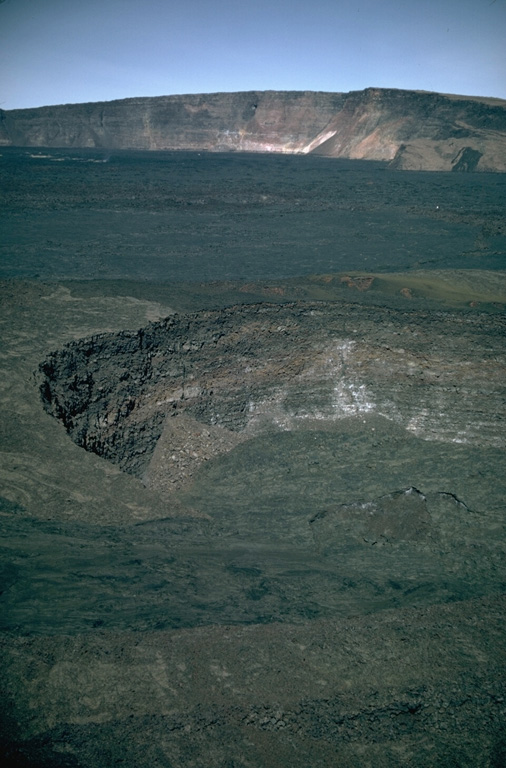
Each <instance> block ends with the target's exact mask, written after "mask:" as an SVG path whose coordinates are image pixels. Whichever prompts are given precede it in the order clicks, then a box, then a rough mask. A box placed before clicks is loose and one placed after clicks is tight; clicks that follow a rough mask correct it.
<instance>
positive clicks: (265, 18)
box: [0, 0, 506, 109]
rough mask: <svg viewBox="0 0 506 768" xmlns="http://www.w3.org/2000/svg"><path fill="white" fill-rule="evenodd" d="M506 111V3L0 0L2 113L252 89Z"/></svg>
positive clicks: (483, 0) (471, 0) (498, 0)
mask: <svg viewBox="0 0 506 768" xmlns="http://www.w3.org/2000/svg"><path fill="white" fill-rule="evenodd" d="M367 87H377V88H404V89H416V90H426V91H439V92H442V93H457V94H462V95H474V96H495V97H499V98H503V99H504V98H506V0H377V1H376V2H374V1H373V0H347V2H343V1H342V0H235V2H232V0H138V1H136V0H0V108H1V109H17V108H22V107H37V106H44V105H49V104H68V103H80V102H89V101H109V100H112V99H122V98H128V97H132V96H162V95H169V94H185V93H212V92H216V91H249V90H311V91H344V92H346V91H353V90H361V89H363V88H367Z"/></svg>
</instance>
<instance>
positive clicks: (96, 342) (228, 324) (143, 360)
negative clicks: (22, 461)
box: [41, 302, 506, 484]
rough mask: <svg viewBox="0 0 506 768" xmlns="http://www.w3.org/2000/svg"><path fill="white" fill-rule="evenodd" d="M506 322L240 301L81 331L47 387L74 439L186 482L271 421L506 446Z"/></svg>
mask: <svg viewBox="0 0 506 768" xmlns="http://www.w3.org/2000/svg"><path fill="white" fill-rule="evenodd" d="M503 333H504V329H503V323H502V320H501V318H500V317H499V316H490V317H487V322H486V324H485V325H482V323H481V321H480V315H479V314H467V313H451V312H441V313H430V312H422V311H412V312H409V311H394V310H391V309H386V308H379V307H375V308H364V307H361V306H358V305H352V304H350V305H347V304H342V305H340V304H325V303H316V304H311V303H309V304H306V303H302V302H301V303H296V304H285V305H271V304H260V305H254V306H249V307H246V306H244V307H232V308H229V309H224V310H219V311H206V312H200V313H198V314H193V315H187V316H185V315H181V316H178V315H176V316H171V317H169V318H167V319H166V320H164V321H161V322H159V323H154V324H151V325H149V326H147V327H146V328H144V329H142V330H140V331H138V332H122V333H119V334H110V335H101V336H96V337H93V338H91V339H84V340H81V341H77V342H74V343H71V344H69V345H68V346H67V347H65V348H64V349H63V350H61V351H59V352H55V353H54V354H53V355H51V356H50V357H49V358H48V359H47V360H46V362H44V363H43V364H42V365H41V373H42V376H43V380H42V383H41V393H42V398H43V401H44V406H45V408H46V410H47V411H48V412H50V413H51V414H53V415H54V416H55V417H57V418H58V419H60V420H61V421H62V422H63V423H64V425H65V427H66V429H67V431H68V432H69V434H70V435H71V437H72V439H73V440H74V441H75V442H77V443H78V444H79V445H81V446H83V447H84V448H86V449H87V450H89V451H92V452H94V453H97V454H99V455H101V456H104V457H105V458H107V459H110V460H112V461H114V462H116V463H119V464H120V466H121V467H122V468H123V469H125V470H126V471H128V472H130V473H133V474H135V475H138V476H143V475H146V476H147V477H148V480H149V477H150V473H151V476H152V477H151V479H153V477H155V476H156V477H158V480H159V475H160V462H162V463H163V466H164V467H165V469H164V470H163V472H165V473H169V475H170V476H171V479H172V481H173V482H178V481H179V480H181V478H182V477H184V476H185V475H187V474H188V473H189V474H191V466H192V465H193V466H198V465H199V464H200V463H201V462H202V460H204V459H205V458H209V457H210V456H212V455H215V454H216V453H221V452H223V451H227V450H230V448H232V447H233V446H235V445H236V444H237V443H238V442H239V441H242V440H244V439H247V438H249V437H253V436H255V435H257V434H259V433H261V432H264V431H265V430H285V431H291V430H297V429H301V428H304V427H306V426H311V425H313V426H314V425H317V426H318V427H319V428H321V427H322V426H324V425H325V424H334V423H335V422H336V421H338V420H340V419H343V418H344V417H349V416H360V415H366V414H378V415H380V416H383V417H385V418H387V419H389V420H390V421H393V422H395V423H397V424H399V425H401V426H402V427H404V428H405V429H407V430H408V431H410V432H411V433H413V434H416V435H419V436H421V437H422V438H424V439H428V440H438V441H446V442H454V443H472V444H474V445H481V446H491V447H501V446H502V445H503V443H504V432H503V429H502V420H503V419H504V403H505V398H504V382H505V381H506V377H505V376H504V365H505V360H504V349H503V338H504V336H503ZM181 419H184V421H180V420H181ZM182 425H184V426H182ZM157 443H158V445H157ZM155 448H156V450H155ZM162 448H163V450H162ZM183 450H184V451H185V452H186V456H182V454H181V451H183ZM165 453H167V455H169V454H170V457H169V458H165V459H163V457H162V454H165ZM182 458H184V460H185V461H184V462H183V463H184V466H183V465H182V464H181V460H182ZM153 461H155V462H156V465H157V466H156V468H155V467H154V466H153ZM163 472H162V474H163ZM157 483H158V481H157V482H156V483H155V484H157Z"/></svg>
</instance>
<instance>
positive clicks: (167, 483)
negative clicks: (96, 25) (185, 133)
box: [0, 148, 506, 768]
mask: <svg viewBox="0 0 506 768" xmlns="http://www.w3.org/2000/svg"><path fill="white" fill-rule="evenodd" d="M104 160H106V161H107V162H104ZM459 162H460V161H459ZM0 172H1V173H2V182H3V184H2V192H1V193H2V201H1V202H2V205H1V206H0V225H1V228H2V242H1V243H0V255H1V276H2V277H3V278H4V279H3V281H2V282H1V283H0V291H1V293H0V303H1V313H0V323H1V339H2V345H1V350H0V365H1V375H0V403H1V407H2V419H1V422H0V442H1V445H0V449H1V462H0V531H1V547H2V549H1V560H0V562H1V568H0V576H1V582H2V587H1V594H0V621H1V626H2V634H1V640H0V642H1V646H2V650H1V656H0V658H1V663H0V675H1V691H2V696H1V697H0V714H1V749H2V751H3V753H4V754H3V755H2V756H3V763H2V764H3V765H11V766H17V768H35V767H37V768H52V767H53V766H69V767H70V766H72V767H74V768H104V766H107V767H108V766H113V765H123V766H126V767H128V768H134V766H135V768H144V767H146V768H147V767H148V766H149V768H153V767H157V766H158V767H159V768H190V767H192V768H194V767H195V766H198V767H200V768H212V767H213V766H216V768H218V767H219V768H222V766H228V767H231V766H235V767H236V768H238V767H239V766H241V767H243V768H260V767H262V768H264V767H267V768H269V767H271V766H272V767H273V768H274V766H278V767H280V768H285V766H293V767H294V768H299V767H300V768H308V766H311V767H313V766H325V767H326V766H339V768H355V767H356V768H358V766H360V768H362V766H371V767H372V768H377V767H378V766H379V767H381V766H385V767H386V766H388V767H389V768H390V766H399V768H400V767H401V766H402V767H403V768H404V767H405V766H411V767H412V768H429V766H430V768H433V767H434V766H436V767H440V768H446V766H455V767H456V766H459V767H460V768H476V766H480V768H481V767H482V766H483V767H484V768H500V767H502V766H504V765H505V764H506V735H505V730H504V722H505V718H504V714H505V706H506V704H505V701H506V699H505V696H506V691H505V660H506V657H505V632H504V584H505V558H504V545H505V537H504V499H505V479H504V477H505V475H504V403H505V399H504V386H505V385H504V382H505V380H506V377H505V375H504V374H505V365H504V362H505V360H504V357H505V355H504V306H505V303H506V302H505V297H506V289H505V283H506V276H505V273H504V272H503V271H500V270H501V269H503V268H504V263H505V261H504V258H505V254H506V238H505V228H504V190H505V186H504V176H503V175H501V174H458V173H449V174H444V173H443V174H431V173H424V174H413V173H408V172H400V171H395V170H392V169H387V168H386V167H385V166H384V165H382V164H376V163H373V164H369V165H368V164H367V163H365V164H364V163H355V164H354V163H353V162H351V161H340V160H334V161H329V160H326V159H325V158H321V157H320V158H318V157H314V156H305V157H298V158H297V157H286V156H278V157H260V156H256V157H254V158H253V157H252V156H247V155H246V156H239V155H223V156H217V155H212V156H208V157H207V158H204V157H203V156H200V155H191V154H190V153H181V154H177V153H174V154H170V153H161V154H157V153H144V154H142V153H126V152H125V153H117V154H116V155H115V156H111V157H109V156H107V157H105V156H104V154H103V153H98V152H92V151H90V152H80V151H78V150H72V151H68V152H65V151H60V150H55V151H53V150H41V151H40V152H31V151H24V150H16V149H14V148H6V149H3V150H2V153H1V155H0ZM350 270H351V271H350ZM308 273H315V274H308ZM301 275H302V276H304V275H305V276H306V277H301ZM196 281H199V282H196ZM86 449H87V450H86Z"/></svg>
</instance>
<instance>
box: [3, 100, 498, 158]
mask: <svg viewBox="0 0 506 768" xmlns="http://www.w3.org/2000/svg"><path fill="white" fill-rule="evenodd" d="M10 145H11V146H26V147H75V148H78V147H79V148H81V147H95V148H96V147H102V148H107V149H110V150H113V149H136V150H190V151H214V152H216V151H218V152H220V151H225V152H227V151H241V152H280V153H303V154H305V153H310V152H314V153H318V154H321V155H325V156H328V157H345V158H352V159H362V160H382V161H387V162H391V163H393V164H394V165H395V167H397V168H400V169H406V170H456V171H474V170H478V171H502V172H504V171H506V102H505V101H504V100H501V99H490V98H489V99H486V98H477V97H466V96H454V95H443V94H438V93H426V92H418V91H402V90H397V89H380V88H368V89H366V90H364V91H352V92H350V93H323V92H321V93H320V92H312V91H249V92H241V93H214V94H191V95H177V96H160V97H148V98H132V99H124V100H119V101H110V102H96V103H88V104H66V105H59V106H48V107H40V108H37V109H18V110H11V111H1V110H0V146H10Z"/></svg>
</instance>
